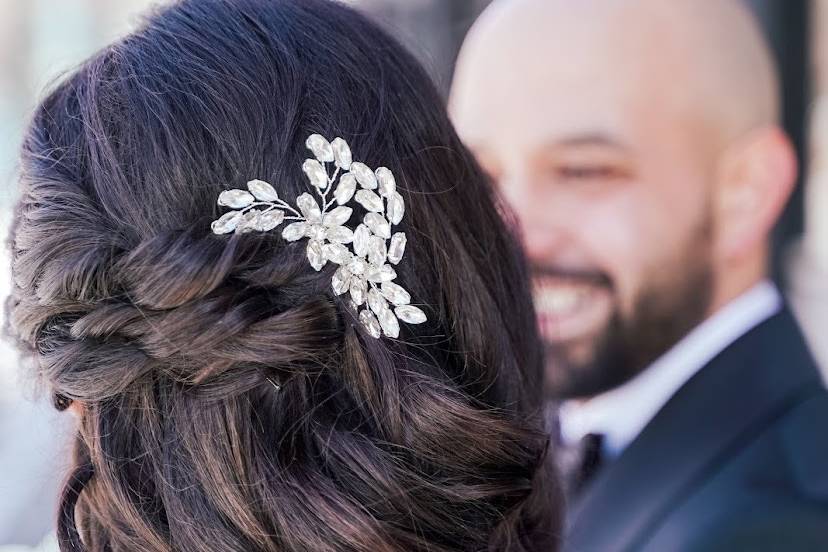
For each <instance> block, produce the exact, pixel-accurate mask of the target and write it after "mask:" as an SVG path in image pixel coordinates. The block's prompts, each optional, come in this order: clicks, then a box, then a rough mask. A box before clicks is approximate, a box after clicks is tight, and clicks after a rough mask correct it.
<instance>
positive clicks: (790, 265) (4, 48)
mask: <svg viewBox="0 0 828 552" xmlns="http://www.w3.org/2000/svg"><path fill="white" fill-rule="evenodd" d="M296 1H302V0H296ZM573 1H576V0H573ZM705 1H715V0H705ZM155 3H156V2H150V1H148V0H118V1H117V2H116V1H112V0H25V1H23V0H0V13H2V14H3V15H2V17H0V229H2V233H3V236H4V238H5V234H6V227H7V223H8V220H9V213H10V210H11V207H12V201H13V197H14V194H15V183H14V182H15V163H16V155H17V149H18V145H19V141H20V135H21V131H22V129H23V127H24V126H25V122H26V118H27V113H28V112H29V111H30V110H31V108H32V107H33V106H34V104H35V102H36V101H37V98H38V95H39V94H40V92H41V90H42V89H43V87H44V86H46V85H47V84H48V83H49V82H50V81H51V80H53V79H54V78H56V77H58V76H59V75H60V74H61V72H63V71H66V70H67V69H71V68H72V66H74V65H75V64H76V63H78V62H79V61H80V60H82V59H83V58H85V57H86V56H88V55H89V54H91V53H92V52H93V51H95V50H96V49H98V48H100V47H101V46H103V45H104V44H106V43H107V42H110V41H111V40H113V39H114V38H116V37H117V36H119V35H121V34H123V33H125V32H127V31H128V30H129V29H130V28H131V27H132V26H133V25H135V24H136V23H137V22H138V21H139V14H140V13H141V12H142V11H144V10H145V9H147V7H148V6H150V5H152V4H155ZM348 3H350V4H352V5H355V6H357V7H359V8H360V9H364V10H365V11H366V12H368V13H369V14H371V16H372V17H374V18H375V19H376V20H378V21H379V22H380V23H381V24H382V25H384V26H385V27H386V28H387V29H389V30H390V31H391V32H392V33H393V34H394V35H395V36H397V37H398V38H399V39H400V40H401V41H402V42H403V43H404V44H406V45H407V46H408V47H409V48H410V49H411V50H412V51H413V52H414V53H415V54H416V55H417V56H418V57H419V58H420V60H421V61H422V62H423V63H424V65H425V66H426V68H427V69H428V70H429V72H430V73H431V74H432V76H433V77H434V80H435V82H436V83H437V86H438V87H439V89H440V90H441V91H442V92H443V93H444V94H445V93H447V92H448V89H449V85H450V82H451V74H452V70H453V67H454V61H455V58H456V55H457V52H458V49H459V46H460V43H461V42H462V39H463V37H464V35H465V33H466V31H467V30H468V28H469V26H470V25H471V24H472V22H473V21H474V19H475V18H476V16H477V15H478V14H479V13H480V12H481V11H482V10H483V9H484V8H485V6H486V5H487V4H488V3H489V0H348ZM750 4H751V6H752V7H753V8H754V9H755V10H756V12H757V14H758V15H759V17H760V19H761V20H762V22H763V25H764V27H765V29H766V30H767V32H768V36H769V37H770V39H771V42H772V44H773V47H774V50H775V51H776V53H777V56H778V59H779V62H780V68H781V72H782V76H783V79H784V84H785V95H784V97H785V119H786V126H787V128H788V130H789V132H790V133H791V135H792V136H793V138H794V141H795V142H796V144H797V146H798V149H799V153H800V159H801V161H802V162H803V167H805V170H804V171H803V176H802V178H801V179H800V184H799V187H798V189H797V193H796V194H795V196H794V198H793V200H792V202H791V204H790V206H789V208H788V210H787V212H786V215H785V217H784V218H783V220H782V222H781V223H780V225H779V227H778V229H777V234H776V237H777V239H776V244H777V245H776V251H775V259H776V260H775V274H776V275H777V278H778V279H779V280H780V282H781V283H782V284H783V287H785V288H786V289H787V291H788V294H789V296H790V297H791V300H792V302H793V304H794V306H795V307H796V310H797V313H798V314H799V316H800V318H801V320H802V321H803V322H804V323H805V329H806V332H807V333H808V335H809V337H810V339H811V344H812V346H813V347H814V349H815V350H816V352H817V353H818V355H819V356H820V357H821V358H822V359H823V361H824V365H828V339H826V338H825V333H826V331H825V329H826V328H828V0H812V1H811V2H809V1H808V0H750ZM811 113H813V114H814V116H813V118H811V116H810V114H811ZM7 265H8V259H7V257H6V253H5V250H2V252H0V295H3V296H5V295H6V293H7V290H8V288H9V282H8V278H9V276H8V266H7ZM0 353H2V356H0V544H6V543H34V542H35V541H36V540H38V538H39V536H40V535H42V534H43V533H45V532H47V531H49V530H50V528H51V526H52V522H53V513H52V512H53V504H54V500H55V498H56V493H57V490H58V488H59V485H60V482H61V479H62V478H63V476H64V473H65V465H66V460H65V459H66V458H67V457H68V450H69V445H68V442H67V440H66V436H67V435H68V434H69V433H70V432H71V429H72V424H71V420H70V419H69V417H68V416H66V415H62V416H61V415H58V414H57V413H56V412H54V411H53V409H52V408H51V406H50V405H48V404H46V403H45V402H44V398H40V399H39V400H37V401H29V400H28V398H31V397H34V396H35V394H34V391H33V388H32V386H31V385H30V383H29V382H26V381H22V382H21V381H19V378H18V372H19V371H18V364H17V362H16V360H15V356H14V353H13V352H12V351H11V350H9V349H8V347H7V345H5V344H0Z"/></svg>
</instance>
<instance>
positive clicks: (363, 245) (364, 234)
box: [354, 224, 371, 257]
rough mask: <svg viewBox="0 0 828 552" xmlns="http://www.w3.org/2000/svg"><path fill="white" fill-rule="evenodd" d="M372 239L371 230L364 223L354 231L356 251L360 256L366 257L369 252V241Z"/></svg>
mask: <svg viewBox="0 0 828 552" xmlns="http://www.w3.org/2000/svg"><path fill="white" fill-rule="evenodd" d="M370 239H371V230H370V229H369V228H368V227H367V226H365V225H364V224H360V225H359V226H357V229H356V230H355V231H354V253H356V255H357V256H358V257H364V256H365V255H367V254H368V243H369V240H370Z"/></svg>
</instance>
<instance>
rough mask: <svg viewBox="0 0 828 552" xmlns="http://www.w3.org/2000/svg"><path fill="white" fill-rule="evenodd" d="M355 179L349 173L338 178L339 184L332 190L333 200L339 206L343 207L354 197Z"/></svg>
mask: <svg viewBox="0 0 828 552" xmlns="http://www.w3.org/2000/svg"><path fill="white" fill-rule="evenodd" d="M356 185H357V182H356V177H355V176H354V175H352V174H351V173H348V174H343V175H342V176H340V177H339V184H338V185H337V186H336V190H334V199H336V202H337V203H338V204H339V205H345V204H346V203H348V202H349V201H351V198H352V197H354V192H355V191H356Z"/></svg>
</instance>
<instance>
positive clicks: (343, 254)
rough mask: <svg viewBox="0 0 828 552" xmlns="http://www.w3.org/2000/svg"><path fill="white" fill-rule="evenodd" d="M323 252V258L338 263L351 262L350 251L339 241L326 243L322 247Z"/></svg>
mask: <svg viewBox="0 0 828 552" xmlns="http://www.w3.org/2000/svg"><path fill="white" fill-rule="evenodd" d="M322 250H323V251H324V253H325V258H326V259H328V260H329V261H333V262H335V263H336V264H338V265H343V264H348V263H350V262H351V258H352V257H353V255H351V252H350V251H348V248H347V247H345V246H344V245H342V244H341V243H326V244H325V246H324V247H323V248H322Z"/></svg>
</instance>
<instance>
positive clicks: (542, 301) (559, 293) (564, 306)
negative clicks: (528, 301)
mask: <svg viewBox="0 0 828 552" xmlns="http://www.w3.org/2000/svg"><path fill="white" fill-rule="evenodd" d="M588 297H589V291H588V290H587V289H586V288H584V287H583V286H555V287H553V286H539V287H538V288H537V289H536V290H535V305H536V308H537V310H538V311H539V312H540V313H543V314H551V315H559V314H568V313H570V312H572V311H574V310H575V309H576V308H578V307H579V306H580V305H581V304H582V303H583V302H584V301H585V300H586V299H587V298H588Z"/></svg>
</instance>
